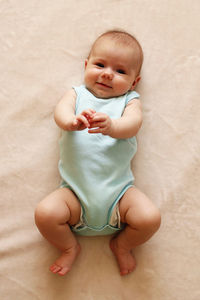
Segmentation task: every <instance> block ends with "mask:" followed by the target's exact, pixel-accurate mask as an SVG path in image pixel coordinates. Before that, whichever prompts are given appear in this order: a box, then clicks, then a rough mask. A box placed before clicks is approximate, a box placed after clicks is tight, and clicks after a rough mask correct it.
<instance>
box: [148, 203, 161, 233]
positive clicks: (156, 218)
mask: <svg viewBox="0 0 200 300" xmlns="http://www.w3.org/2000/svg"><path fill="white" fill-rule="evenodd" d="M146 223H147V226H149V228H150V229H151V230H152V232H153V233H154V232H156V231H157V230H158V229H159V228H160V225H161V214H160V211H159V209H158V208H157V207H154V208H152V209H151V210H150V211H149V212H148V214H147V221H146Z"/></svg>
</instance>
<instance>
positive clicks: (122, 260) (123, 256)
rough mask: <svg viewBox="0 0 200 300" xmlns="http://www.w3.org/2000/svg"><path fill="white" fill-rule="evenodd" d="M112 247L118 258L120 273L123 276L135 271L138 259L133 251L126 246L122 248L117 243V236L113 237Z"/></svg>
mask: <svg viewBox="0 0 200 300" xmlns="http://www.w3.org/2000/svg"><path fill="white" fill-rule="evenodd" d="M110 248H111V250H112V252H113V253H114V255H115V257H116V259H117V262H118V265H119V269H120V274H121V275H122V276H123V275H127V274H129V273H131V272H133V270H134V269H135V267H136V261H135V258H134V257H133V254H132V252H131V251H129V250H126V249H124V248H120V247H119V246H118V244H117V238H113V239H111V241H110Z"/></svg>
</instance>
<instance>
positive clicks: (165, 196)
mask: <svg viewBox="0 0 200 300" xmlns="http://www.w3.org/2000/svg"><path fill="white" fill-rule="evenodd" d="M199 15H200V1H199V0H192V1H189V0H176V1H174V0H162V1H159V0H148V1H147V0H136V1H132V0H108V1H106V0H101V1H92V0H83V1H81V0H79V1H78V0H69V1H67V0H57V1H50V0H42V1H40V0H32V1H26V0H20V1H16V0H1V1H0V113H1V118H0V124H1V126H0V137H1V138H0V159H1V173H0V188H1V193H0V196H1V198H0V208H1V209H0V214H1V216H0V228H1V235H0V299H2V300H10V299H15V300H36V299H41V300H46V299H47V300H54V299H56V300H64V299H69V300H77V299H78V300H125V299H126V300H129V299H130V300H134V299H135V300H151V299H152V300H199V299H200V291H199V283H200V263H199V262H200V259H199V251H200V249H199V248H200V247H199V246H200V234H199V231H200V230H199V229H200V221H199V220H200V210H199V207H200V199H199V198H200V197H199V196H200V192H199V191H200V190H199V187H200V182H199V177H200V169H199V161H200V151H199V149H200V134H199V131H200V95H199V91H200V76H199V75H200V74H199V73H200V71H199V70H200V38H199V37H200V21H199ZM116 27H117V28H122V29H125V30H127V31H130V32H131V33H133V34H135V35H136V37H137V38H138V39H139V40H140V42H141V44H142V45H143V48H144V55H145V60H144V66H143V70H142V81H141V83H140V84H139V86H138V88H137V91H138V92H139V93H140V94H141V99H142V103H143V114H144V122H143V127H142V129H141V131H140V133H139V134H138V144H139V148H138V153H137V155H136V157H135V159H134V161H133V170H134V174H135V177H136V185H137V186H138V187H139V188H140V189H141V190H143V191H144V192H145V193H146V194H147V195H148V196H149V197H150V198H151V199H152V200H153V201H154V202H155V203H156V204H157V205H158V207H159V208H160V210H161V213H162V226H161V229H160V231H159V232H158V233H157V234H156V235H155V236H154V237H153V238H152V239H151V240H150V241H149V242H147V243H146V244H145V245H142V246H140V247H138V248H137V249H136V250H135V255H136V259H137V263H138V266H137V269H136V270H135V272H134V273H132V274H131V275H129V276H127V277H123V278H122V277H120V275H119V273H118V268H117V265H116V262H115V259H114V257H113V256H112V254H111V251H110V250H109V247H108V241H109V237H98V238H97V237H93V238H87V237H80V238H79V240H80V243H81V246H82V252H81V255H80V257H79V258H78V260H77V262H76V264H75V265H74V267H73V269H72V271H71V272H70V273H69V274H68V275H67V276H65V277H59V276H55V275H53V274H51V273H50V272H49V271H48V267H49V265H50V263H51V262H52V261H53V260H54V259H55V258H56V257H57V255H58V251H57V250H55V249H54V248H53V247H52V246H50V245H49V244H48V243H47V242H46V241H45V240H44V239H43V238H42V237H41V236H40V234H39V233H38V231H37V229H36V227H35V226H34V220H33V212H34V208H35V206H36V204H37V203H38V202H39V201H40V200H41V199H42V198H43V197H44V196H45V195H47V194H48V193H50V192H51V191H53V190H54V189H55V188H56V187H57V186H58V184H59V175H58V171H57V162H58V139H59V135H60V131H59V129H58V128H57V127H56V125H55V123H54V121H53V110H54V107H55V105H56V103H57V102H58V100H59V99H60V97H61V96H62V95H63V94H64V92H65V90H66V89H68V88H70V87H71V86H72V85H79V84H80V83H82V78H83V69H84V59H85V57H86V56H87V54H88V51H89V47H90V45H91V43H92V41H93V40H94V38H95V37H96V36H97V35H98V34H100V33H102V32H104V31H105V30H108V29H112V28H116Z"/></svg>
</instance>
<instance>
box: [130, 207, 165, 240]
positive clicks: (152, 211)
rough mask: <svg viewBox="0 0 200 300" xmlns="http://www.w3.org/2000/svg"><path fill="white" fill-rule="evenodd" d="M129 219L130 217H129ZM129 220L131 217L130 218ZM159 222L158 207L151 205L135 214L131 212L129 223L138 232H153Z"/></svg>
mask: <svg viewBox="0 0 200 300" xmlns="http://www.w3.org/2000/svg"><path fill="white" fill-rule="evenodd" d="M129 219H130V218H129ZM130 220H131V219H130ZM160 224H161V214H160V211H159V210H158V208H156V207H152V208H149V209H146V210H144V211H142V212H140V213H139V214H138V215H137V216H136V215H134V211H133V214H132V222H130V223H129V225H130V226H131V227H132V228H134V229H137V230H138V231H140V232H149V233H152V234H153V233H155V232H156V231H157V230H158V229H159V227H160Z"/></svg>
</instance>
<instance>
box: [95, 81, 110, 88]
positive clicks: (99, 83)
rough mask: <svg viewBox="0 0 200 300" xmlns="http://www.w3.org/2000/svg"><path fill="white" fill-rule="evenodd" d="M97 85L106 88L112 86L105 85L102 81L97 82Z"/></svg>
mask: <svg viewBox="0 0 200 300" xmlns="http://www.w3.org/2000/svg"><path fill="white" fill-rule="evenodd" d="M97 84H98V85H100V86H102V87H105V88H108V89H112V87H111V86H110V85H107V84H105V83H103V82H97Z"/></svg>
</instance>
